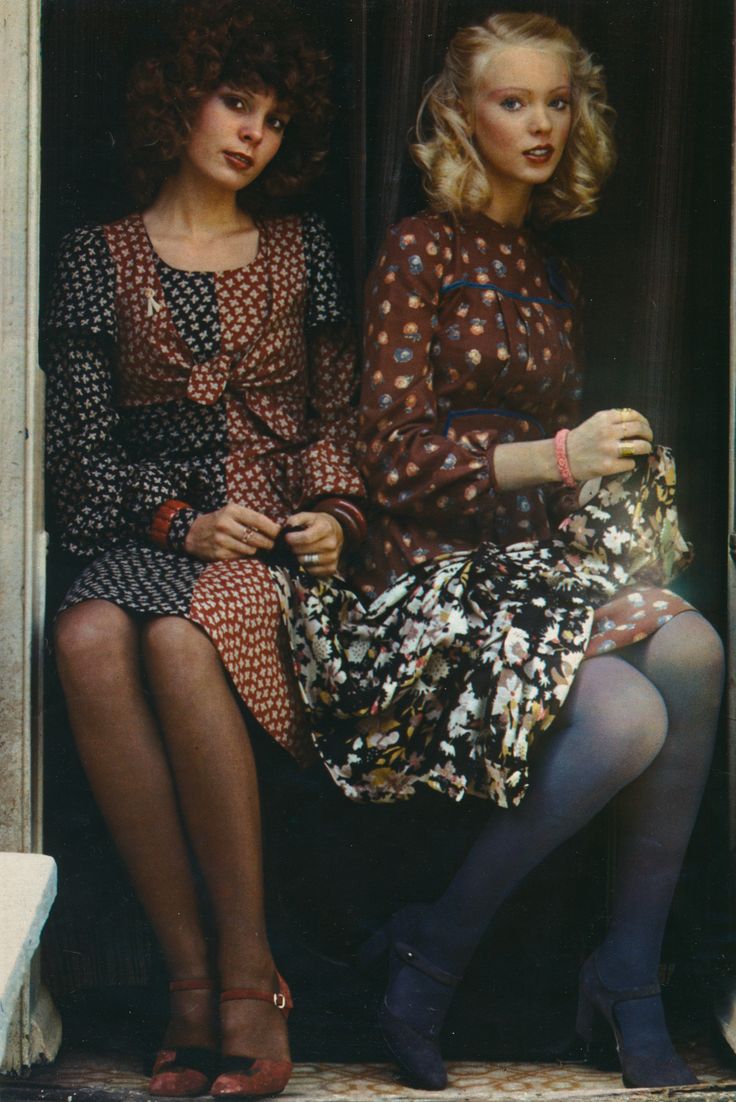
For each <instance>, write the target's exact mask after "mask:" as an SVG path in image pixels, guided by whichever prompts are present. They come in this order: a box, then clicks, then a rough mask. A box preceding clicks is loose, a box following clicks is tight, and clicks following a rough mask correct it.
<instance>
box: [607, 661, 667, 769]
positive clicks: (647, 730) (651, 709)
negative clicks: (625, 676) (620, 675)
mask: <svg viewBox="0 0 736 1102" xmlns="http://www.w3.org/2000/svg"><path fill="white" fill-rule="evenodd" d="M668 724H669V720H668V715H667V706H666V704H665V702H664V699H663V698H662V696H661V694H660V693H659V691H658V690H657V688H656V686H654V685H653V684H652V683H651V682H648V681H647V680H646V679H645V678H641V679H637V681H636V684H634V685H631V686H630V687H629V688H628V690H627V691H625V694H624V695H623V696H622V697H621V699H620V701H619V706H618V708H617V710H616V713H615V721H614V734H613V737H614V738H615V740H616V743H617V750H618V756H619V760H620V762H621V765H622V768H626V769H629V770H630V775H631V779H632V780H633V779H634V778H635V777H638V776H639V774H640V773H642V772H643V771H644V770H645V769H646V767H647V766H648V765H650V764H651V763H652V762H653V761H654V759H655V758H656V757H657V755H658V754H659V752H660V750H661V749H662V747H663V746H664V743H665V740H666V738H667V732H668Z"/></svg>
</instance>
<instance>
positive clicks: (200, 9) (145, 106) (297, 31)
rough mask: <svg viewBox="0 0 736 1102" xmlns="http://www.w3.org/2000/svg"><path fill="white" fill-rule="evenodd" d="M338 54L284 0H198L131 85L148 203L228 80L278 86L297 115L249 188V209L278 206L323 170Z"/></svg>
mask: <svg viewBox="0 0 736 1102" xmlns="http://www.w3.org/2000/svg"><path fill="white" fill-rule="evenodd" d="M330 68H331V66H330V59H329V56H328V55H327V53H326V52H325V51H324V50H322V49H320V48H319V47H318V46H316V45H315V44H314V43H313V42H312V41H311V39H310V38H309V37H308V36H307V34H306V33H305V31H304V29H303V27H302V24H301V20H300V19H299V17H298V16H297V15H296V13H295V12H294V11H293V9H292V8H291V7H289V6H288V5H287V4H286V3H283V2H282V0H267V2H266V0H261V2H259V0H191V2H188V3H186V4H184V5H183V7H182V8H181V9H180V12H179V15H178V18H175V20H174V22H173V25H172V28H171V31H170V32H169V34H168V35H167V36H166V37H165V38H164V39H163V40H162V42H161V44H160V46H159V48H158V50H157V52H156V55H155V56H148V57H145V58H143V59H142V60H141V61H139V63H138V64H137V65H136V66H135V68H134V69H133V72H132V74H131V79H130V84H129V89H128V145H127V154H128V158H127V159H128V166H129V170H130V178H131V188H132V191H133V194H134V196H135V198H136V201H137V202H138V203H140V204H141V206H146V205H147V204H148V203H150V202H151V201H152V199H153V198H154V196H155V195H156V193H157V191H158V189H159V188H160V186H161V184H162V183H163V181H164V180H165V179H166V178H167V177H168V176H171V175H173V174H174V173H176V171H177V168H178V165H179V157H180V155H181V151H182V149H183V148H184V146H185V145H186V142H187V140H188V136H189V132H190V128H191V125H192V123H193V121H194V118H195V116H196V114H197V110H198V109H199V107H200V105H201V103H202V102H203V100H204V99H205V98H206V97H207V96H208V95H210V94H211V93H212V92H213V91H214V90H215V89H216V88H217V87H219V85H221V84H229V85H232V86H233V87H235V88H237V89H242V90H245V89H248V90H251V91H263V90H264V89H265V88H272V89H274V91H275V93H276V96H277V98H278V100H279V101H280V103H283V105H284V106H285V108H286V109H287V110H288V112H289V114H290V116H291V118H290V122H289V124H288V126H287V127H286V131H285V133H284V139H283V142H282V145H281V148H280V149H279V152H278V154H277V156H276V157H275V158H274V159H273V161H271V163H270V164H269V165H268V166H267V167H266V168H265V169H264V171H263V172H262V173H261V174H260V176H259V177H257V179H256V180H254V181H253V183H252V184H251V185H250V186H249V187H248V188H247V192H248V200H247V202H248V208H249V209H254V208H256V209H258V208H263V207H268V206H276V205H278V201H279V200H281V199H283V198H285V197H288V196H292V195H295V194H297V193H298V192H300V191H302V190H304V188H305V187H307V185H308V184H309V183H311V181H312V180H314V179H315V178H316V177H317V176H318V175H319V173H320V172H321V170H322V166H323V163H324V159H325V156H326V153H327V142H328V136H329V124H330V121H331V118H332V107H331V104H330V98H329V73H330Z"/></svg>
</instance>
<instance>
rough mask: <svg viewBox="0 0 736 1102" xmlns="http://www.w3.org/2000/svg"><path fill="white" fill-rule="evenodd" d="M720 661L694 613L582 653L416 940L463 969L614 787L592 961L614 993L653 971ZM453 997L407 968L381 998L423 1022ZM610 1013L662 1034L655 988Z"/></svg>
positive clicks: (707, 740)
mask: <svg viewBox="0 0 736 1102" xmlns="http://www.w3.org/2000/svg"><path fill="white" fill-rule="evenodd" d="M723 666H724V663H723V650H722V646H721V643H720V640H719V639H718V636H717V635H716V633H715V632H714V630H713V629H712V628H711V627H710V625H709V624H708V623H707V621H705V620H704V619H703V618H702V617H701V616H700V615H699V614H698V613H696V612H684V613H681V614H680V615H679V616H676V617H675V618H674V619H673V620H671V621H669V622H668V623H667V624H665V625H664V626H663V627H662V628H660V630H659V631H658V632H657V633H656V634H655V635H653V636H651V637H650V638H649V639H647V640H645V641H643V642H641V643H638V644H635V645H634V646H632V647H629V648H626V649H625V650H622V651H620V652H618V653H616V654H612V655H601V656H599V657H596V658H591V659H589V660H586V661H585V662H583V665H582V667H581V669H580V672H579V673H578V676H577V677H576V680H575V683H574V685H573V689H572V691H571V693H570V696H569V698H568V700H567V702H566V704H565V707H564V709H563V712H562V714H561V715H560V717H559V719H558V720H557V722H556V723H555V725H554V727H553V728H551V729H550V731H549V732H547V733H545V734H544V735H542V736H541V737H540V740H539V743H538V744H537V747H536V754H535V758H534V760H533V762H532V767H531V782H530V787H529V791H528V793H527V795H526V797H525V799H524V801H523V802H522V804H521V805H520V806H519V807H518V808H516V809H512V810H509V811H508V813H504V814H503V815H501V814H498V815H494V816H493V821H492V822H489V824H488V825H487V826H486V827H485V828H484V829H483V830H482V831H481V833H480V835H479V837H478V838H477V839H476V841H475V843H474V844H473V846H472V847H471V849H470V851H469V853H468V855H467V857H466V858H465V860H464V862H463V864H462V865H461V866H460V868H459V869H458V871H457V873H456V874H455V876H454V878H453V879H452V881H451V882H450V884H449V886H448V887H447V889H446V890H445V892H444V893H443V894H442V895H441V896H440V898H439V899H437V900H436V901H435V902H434V903H433V904H431V905H430V906H428V907H427V908H425V909H424V911H423V912H422V917H421V919H420V921H419V925H418V927H417V929H416V932H415V939H414V940H415V943H416V948H417V949H418V950H420V952H421V953H422V954H423V955H424V956H425V957H427V958H429V960H431V961H432V962H433V963H435V964H436V965H438V966H439V967H440V968H442V969H444V970H445V971H447V972H451V973H453V974H455V975H462V973H463V971H464V970H465V968H466V966H467V964H468V962H469V960H470V958H471V956H472V954H473V952H474V950H475V948H476V946H477V944H478V942H479V941H480V939H481V937H482V936H483V934H484V932H485V931H486V929H487V927H488V925H489V923H490V921H491V919H492V918H493V915H494V914H495V912H496V911H497V910H498V908H499V906H500V905H501V904H502V903H503V902H504V900H505V899H507V897H508V896H509V895H510V894H511V892H513V890H514V889H515V888H516V887H517V885H518V884H519V883H520V881H521V880H522V879H523V878H524V877H525V876H526V875H527V873H529V872H530V871H531V870H532V869H533V868H534V867H535V866H536V865H538V864H539V863H540V862H541V861H542V860H543V858H545V857H546V856H547V855H548V854H549V853H551V852H552V851H553V850H554V849H556V848H557V847H558V846H559V845H560V844H561V843H562V842H564V841H565V840H566V839H568V838H570V837H571V836H572V835H573V834H575V833H576V832H577V831H579V830H580V829H581V828H582V827H584V826H585V825H586V824H587V823H589V822H590V820H591V819H592V818H593V817H594V816H595V815H596V814H597V813H598V812H599V811H601V809H602V808H604V807H605V806H606V805H607V804H608V803H610V801H611V800H613V799H614V797H616V798H617V811H618V827H619V838H618V846H617V873H616V881H615V890H614V899H613V909H612V915H611V922H610V926H609V929H608V931H607V933H606V936H605V938H604V940H603V943H602V945H601V946H600V947H599V949H598V953H597V961H598V968H599V972H600V975H601V979H602V980H603V982H604V983H605V984H606V986H607V987H609V988H611V989H615V990H622V989H626V988H632V987H638V986H642V985H646V984H650V983H652V982H654V981H656V977H657V970H658V966H659V958H660V952H661V946H662V936H663V933H664V927H665V923H666V920H667V915H668V912H669V909H670V904H671V902H672V896H673V893H674V890H675V886H676V884H677V880H678V877H679V874H680V869H681V866H682V861H683V857H684V854H685V849H686V847H687V843H688V840H689V838H690V834H691V832H692V828H693V825H694V822H695V817H696V814H697V811H698V807H699V804H700V800H701V796H702V792H703V787H704V784H705V780H706V777H707V773H708V768H709V765H710V760H711V756H712V749H713V740H714V734H715V729H716V722H717V716H718V710H719V705H720V699H721V693H722V688H723ZM450 998H451V991H450V990H449V989H448V988H446V987H443V986H441V985H440V984H436V983H435V982H434V981H432V980H431V979H428V978H427V977H426V976H425V975H423V974H421V973H418V972H416V971H415V970H414V969H411V968H403V969H401V971H400V972H399V974H398V976H397V977H396V981H395V982H394V983H393V984H392V986H391V990H390V991H389V993H388V1003H389V1006H390V1007H391V1006H392V1004H393V1006H395V1008H396V1010H397V1012H398V1011H399V1010H400V1013H401V1016H402V1017H403V1018H404V1019H406V1020H408V1021H410V1022H411V1024H412V1025H413V1026H414V1027H415V1028H416V1029H418V1030H420V1031H421V1032H426V1031H427V1029H428V1028H431V1027H432V1026H437V1025H439V1023H440V1022H441V1020H442V1018H444V1014H445V1012H446V1010H447V1006H448V1004H449V1000H450ZM617 1018H618V1021H619V1024H620V1026H621V1029H622V1032H623V1033H624V1034H627V1033H628V1034H629V1035H630V1036H632V1037H634V1038H636V1041H635V1043H637V1044H638V1043H641V1044H643V1045H648V1046H649V1047H650V1049H651V1048H652V1047H660V1048H662V1047H663V1046H667V1045H669V1044H670V1042H669V1037H668V1034H667V1030H666V1026H665V1022H664V1017H663V1013H662V1005H661V1000H660V999H659V998H656V997H653V998H648V999H639V1000H630V1001H628V1002H626V1003H621V1004H619V1005H618V1006H617Z"/></svg>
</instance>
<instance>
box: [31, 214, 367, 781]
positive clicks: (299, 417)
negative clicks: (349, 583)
mask: <svg viewBox="0 0 736 1102" xmlns="http://www.w3.org/2000/svg"><path fill="white" fill-rule="evenodd" d="M259 231H260V236H259V248H258V253H257V255H256V257H255V259H254V260H253V262H252V263H251V264H250V265H248V266H247V267H244V268H237V269H233V270H229V271H223V272H217V273H211V272H186V271H181V270H178V269H174V268H171V267H169V266H168V265H167V264H165V263H164V262H163V261H162V260H161V258H160V257H159V256H158V255H157V254H156V252H155V250H154V249H153V247H152V245H151V242H150V240H149V238H148V235H147V233H146V229H145V226H144V224H143V220H142V218H141V217H140V215H138V214H134V215H131V216H129V217H127V218H124V219H122V220H120V221H118V222H115V223H112V224H110V225H107V226H103V227H101V228H100V227H97V228H90V229H83V230H79V231H77V232H75V233H74V234H72V235H70V237H69V238H67V240H66V241H65V244H64V247H63V249H62V254H61V258H60V262H59V268H58V272H57V278H56V284H55V293H54V298H53V303H52V307H51V310H50V315H49V318H48V321H47V326H46V336H47V346H48V357H47V363H46V370H47V376H48V386H47V408H48V468H49V480H50V486H51V490H52V496H53V499H54V512H55V517H54V526H55V528H56V529H57V530H58V532H59V534H60V539H61V543H62V546H63V547H64V549H65V550H66V551H68V552H71V553H72V554H75V555H80V556H84V557H85V558H87V559H89V560H91V561H90V562H89V564H88V565H87V566H86V567H85V569H84V570H83V571H82V573H81V574H80V575H79V577H78V578H77V580H76V581H75V582H74V584H73V585H72V587H71V589H70V591H69V592H68V593H67V595H66V598H65V600H64V603H63V605H62V608H68V607H69V606H71V605H74V604H77V603H79V602H80V601H86V600H91V599H102V600H107V601H111V602H113V603H114V604H116V605H119V606H120V607H122V608H125V609H127V610H129V611H130V612H132V613H136V614H140V615H143V616H145V615H160V616H163V615H177V616H183V617H186V618H188V619H190V620H191V621H193V622H194V623H196V624H198V625H199V626H200V627H202V628H203V629H204V630H205V631H206V632H207V634H208V635H209V637H210V638H211V639H212V641H213V642H214V644H215V646H216V647H217V649H218V651H219V653H220V656H221V658H222V661H223V663H224V665H225V668H226V669H227V671H228V673H229V675H230V677H231V678H232V681H233V684H234V685H235V687H236V689H237V691H238V693H239V694H240V696H241V697H242V699H243V700H244V701H245V703H246V704H247V706H248V708H249V709H250V711H251V713H252V714H253V715H254V716H255V718H256V719H257V720H258V722H259V723H260V724H261V726H262V727H264V728H265V729H266V730H267V731H268V732H269V733H270V734H271V735H272V736H273V737H275V738H276V739H277V740H278V741H279V742H280V743H281V744H282V745H283V746H285V747H286V748H287V749H288V750H290V751H291V752H292V753H293V754H294V755H295V757H296V758H297V759H298V760H301V761H304V760H308V759H309V758H310V757H311V756H312V755H313V750H312V747H311V743H310V741H309V738H308V735H307V734H306V732H305V728H304V721H303V718H304V717H303V711H302V707H301V701H300V699H299V696H298V693H297V692H296V689H295V683H294V679H293V676H292V673H291V661H290V659H288V657H287V655H286V650H285V635H284V632H283V629H282V627H281V616H280V608H279V602H278V598H277V593H276V589H275V587H274V583H273V568H272V565H270V564H269V562H267V561H264V560H263V559H261V558H255V557H252V558H251V557H249V558H244V559H240V560H236V561H231V562H217V563H212V564H206V563H204V562H201V561H199V560H197V559H194V558H190V557H189V556H188V555H186V554H185V553H184V550H183V543H184V539H185V537H186V534H187V532H188V530H189V527H190V525H191V523H192V521H193V519H194V517H195V516H196V515H197V513H198V512H211V511H213V510H216V509H218V508H220V507H222V506H223V505H224V504H225V503H226V502H228V501H237V502H241V503H242V504H245V505H248V506H250V507H251V508H253V509H256V510H258V511H260V512H263V513H265V514H266V515H268V516H270V517H271V518H272V519H273V520H275V521H276V522H278V523H280V522H283V521H284V520H285V518H286V517H287V516H288V515H289V514H290V513H292V512H294V511H296V510H299V509H302V508H306V509H309V508H312V507H313V506H315V505H316V503H317V502H318V501H319V499H320V498H321V497H328V496H331V495H341V496H343V497H344V496H350V497H353V498H356V497H360V496H362V495H363V494H364V489H363V483H362V480H361V478H360V476H359V474H358V473H357V471H356V469H355V467H354V465H353V461H352V458H351V454H352V449H353V447H354V441H355V433H356V411H355V409H354V408H353V406H352V404H351V400H352V398H353V393H354V388H355V356H354V348H353V344H352V340H351V333H350V324H349V321H348V317H347V313H346V310H345V308H344V305H343V304H342V301H341V296H340V293H339V286H338V278H337V275H336V269H335V262H334V256H333V251H332V247H331V243H330V241H329V238H328V236H327V233H326V230H325V228H324V226H323V225H322V224H321V222H319V221H318V220H317V219H315V218H313V217H310V216H307V217H305V218H303V219H301V218H298V217H284V218H273V219H265V220H263V221H262V222H260V223H259ZM169 500H180V501H184V502H186V503H187V504H188V505H190V506H191V508H189V509H185V510H181V511H180V512H178V513H177V514H176V517H175V519H174V523H173V525H172V527H171V530H170V533H169V539H168V543H169V546H168V548H167V549H166V550H162V549H160V548H159V547H157V546H154V544H153V543H152V542H151V539H150V535H149V533H150V527H151V523H152V520H153V518H154V515H155V513H156V510H157V509H158V508H159V507H160V506H161V505H162V504H163V503H165V502H167V501H169Z"/></svg>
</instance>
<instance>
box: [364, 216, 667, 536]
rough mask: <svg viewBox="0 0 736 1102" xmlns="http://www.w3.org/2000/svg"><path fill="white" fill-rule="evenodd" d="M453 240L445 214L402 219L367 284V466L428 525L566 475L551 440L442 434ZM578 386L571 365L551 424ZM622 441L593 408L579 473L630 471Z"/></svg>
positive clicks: (583, 432)
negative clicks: (442, 330) (445, 303)
mask: <svg viewBox="0 0 736 1102" xmlns="http://www.w3.org/2000/svg"><path fill="white" fill-rule="evenodd" d="M433 225H434V226H435V227H436V228H434V229H433ZM452 248H453V241H452V238H451V237H450V236H449V235H448V234H447V232H446V231H445V230H444V229H443V228H442V225H441V222H440V221H439V220H437V221H435V222H434V223H432V222H431V221H429V220H427V219H425V218H422V217H419V218H410V219H406V220H405V221H404V222H403V223H401V224H400V225H399V226H398V227H396V228H395V229H394V230H393V231H391V233H390V234H389V238H388V240H387V243H386V245H385V248H384V251H383V254H382V256H381V257H380V259H379V261H378V264H377V265H376V267H375V269H374V270H373V272H372V274H371V276H370V277H369V280H368V290H367V318H366V353H365V362H366V368H365V374H364V382H363V390H362V405H361V412H362V429H361V439H360V443H359V454H360V455H361V459H362V464H363V470H364V473H365V475H366V478H367V481H368V484H369V487H370V488H371V489H372V490H373V492H374V494H375V496H376V500H377V501H378V503H379V504H380V505H381V506H382V507H383V508H384V509H385V510H387V511H388V512H393V513H397V514H404V515H410V516H414V517H416V518H417V519H421V520H422V521H423V523H426V524H433V523H444V524H447V519H446V518H448V517H449V516H455V517H458V516H460V517H467V516H473V515H476V516H482V517H484V518H488V517H490V515H491V514H492V513H493V511H494V509H495V508H496V506H497V504H498V493H499V492H500V491H505V490H514V489H519V488H522V487H525V486H531V485H540V484H543V483H551V484H552V483H558V482H559V478H560V475H559V470H558V467H557V461H556V454H555V446H554V440H553V439H552V438H549V439H545V440H540V441H529V442H523V443H513V444H497V443H495V442H491V443H490V445H489V446H487V447H485V448H483V447H480V446H478V447H476V448H474V449H472V450H471V449H470V448H469V447H467V446H465V445H463V444H461V443H459V442H454V441H452V440H449V439H448V438H447V437H445V436H444V435H443V434H442V432H441V425H440V419H439V416H438V406H437V400H436V394H435V386H434V365H433V362H432V347H433V341H434V335H435V332H436V331H437V329H438V328H439V326H440V325H441V324H446V319H444V318H443V317H442V312H441V302H440V288H441V286H442V281H443V276H444V272H445V257H446V256H447V255H448V251H449V252H450V255H451V250H452ZM578 392H579V379H578V377H577V374H576V373H575V374H573V373H571V376H570V379H569V380H568V385H567V387H566V393H565V396H564V398H563V401H562V403H561V404H560V406H559V408H558V409H557V410H556V411H555V413H554V417H555V419H556V420H555V424H554V425H553V426H552V427H553V429H554V430H556V428H557V427H561V426H563V425H565V426H566V425H567V424H569V423H570V422H571V420H573V421H574V419H575V418H576V417H577V401H578V399H579V393H578ZM596 419H597V420H596ZM618 420H620V419H618ZM644 426H645V423H644V422H643V419H640V420H637V422H636V423H635V424H634V425H632V432H631V433H629V436H630V437H631V436H633V432H634V431H636V432H637V433H639V434H641V439H637V441H636V447H637V454H644V453H645V452H646V451H648V450H649V445H648V441H647V440H646V439H645V438H646V436H647V433H648V426H646V427H644ZM619 440H620V434H619V429H618V427H617V416H616V411H607V413H605V414H597V415H596V417H595V418H590V419H589V420H588V421H586V422H584V424H583V425H581V426H579V427H578V428H577V429H575V430H573V432H571V434H570V436H569V437H568V443H569V457H570V463H571V464H572V469H573V473H574V475H575V476H576V477H577V478H579V479H583V478H589V477H592V476H593V475H598V474H610V473H616V472H620V471H624V470H629V469H631V467H632V466H633V460H631V459H628V458H627V459H621V458H620V456H619V454H618V443H619Z"/></svg>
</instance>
